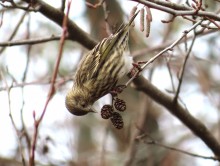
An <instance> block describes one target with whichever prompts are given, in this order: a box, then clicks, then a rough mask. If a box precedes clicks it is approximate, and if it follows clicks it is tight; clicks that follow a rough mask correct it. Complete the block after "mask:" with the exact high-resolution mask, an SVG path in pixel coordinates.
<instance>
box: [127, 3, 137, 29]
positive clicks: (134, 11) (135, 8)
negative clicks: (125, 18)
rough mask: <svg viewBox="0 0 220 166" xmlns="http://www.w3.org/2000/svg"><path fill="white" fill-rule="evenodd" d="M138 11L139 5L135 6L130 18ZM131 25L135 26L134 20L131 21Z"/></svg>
mask: <svg viewBox="0 0 220 166" xmlns="http://www.w3.org/2000/svg"><path fill="white" fill-rule="evenodd" d="M136 11H137V6H134V7H133V8H132V10H131V12H130V16H129V20H130V19H131V18H132V17H133V16H134V14H135V13H136ZM131 26H133V27H134V26H135V24H134V21H133V22H132V23H131Z"/></svg>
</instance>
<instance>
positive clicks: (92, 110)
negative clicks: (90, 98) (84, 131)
mask: <svg viewBox="0 0 220 166" xmlns="http://www.w3.org/2000/svg"><path fill="white" fill-rule="evenodd" d="M89 112H92V113H97V111H95V110H94V109H93V108H91V109H90V110H89Z"/></svg>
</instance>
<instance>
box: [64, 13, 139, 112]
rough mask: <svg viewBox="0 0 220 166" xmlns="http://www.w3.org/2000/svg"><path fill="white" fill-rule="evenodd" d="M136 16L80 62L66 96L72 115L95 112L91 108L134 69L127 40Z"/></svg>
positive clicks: (66, 102)
mask: <svg viewBox="0 0 220 166" xmlns="http://www.w3.org/2000/svg"><path fill="white" fill-rule="evenodd" d="M138 13H139V11H138V12H137V13H136V14H134V16H133V17H132V18H131V19H130V21H129V22H128V24H125V25H121V27H120V28H119V29H118V30H117V31H116V33H115V34H114V35H111V36H109V37H108V38H104V39H103V40H102V41H101V42H100V43H98V44H97V45H96V46H95V47H94V48H93V49H92V50H91V51H89V52H88V53H87V54H86V55H85V56H84V57H83V59H82V60H81V62H80V65H79V67H78V69H77V71H76V74H75V79H74V84H73V87H72V88H71V89H70V90H69V91H68V93H67V95H66V101H65V104H66V108H67V109H68V110H69V112H70V113H72V114H74V115H77V116H82V115H85V114H87V113H89V112H94V111H93V109H92V105H93V103H94V102H96V101H97V100H98V99H100V98H101V97H103V96H104V95H106V94H108V93H109V92H110V91H112V90H113V88H114V87H115V86H116V84H117V82H118V80H119V79H120V78H122V77H123V76H124V75H126V74H128V73H129V71H130V70H131V69H132V62H133V60H132V57H130V56H129V49H128V38H129V37H128V36H129V30H130V28H131V25H132V22H133V21H134V19H135V17H136V16H137V15H138Z"/></svg>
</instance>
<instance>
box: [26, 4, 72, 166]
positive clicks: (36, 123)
mask: <svg viewBox="0 0 220 166" xmlns="http://www.w3.org/2000/svg"><path fill="white" fill-rule="evenodd" d="M71 3H72V0H69V1H68V7H67V13H66V15H64V19H63V26H62V27H63V31H62V37H61V39H60V48H59V53H58V57H57V61H56V64H55V66H54V72H53V75H52V78H51V85H50V90H49V92H48V96H47V100H46V103H45V105H44V109H43V112H42V114H41V116H40V118H39V119H36V117H35V111H34V112H33V117H34V135H33V142H32V147H31V152H30V157H29V165H30V166H34V165H35V163H34V161H35V147H36V143H37V136H38V129H39V125H40V123H41V121H42V120H43V118H44V115H45V113H46V110H47V106H48V104H49V102H50V100H51V99H52V97H53V95H54V93H55V86H54V85H55V81H56V77H57V73H58V69H59V65H60V61H61V57H62V53H63V46H64V42H65V37H66V35H67V32H68V31H67V20H68V15H69V11H70V7H71Z"/></svg>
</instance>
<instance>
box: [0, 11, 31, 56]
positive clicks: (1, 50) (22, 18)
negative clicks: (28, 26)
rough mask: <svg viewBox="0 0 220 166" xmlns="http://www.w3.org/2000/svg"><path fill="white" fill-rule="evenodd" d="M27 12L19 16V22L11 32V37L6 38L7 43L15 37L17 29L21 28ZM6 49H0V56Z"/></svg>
mask: <svg viewBox="0 0 220 166" xmlns="http://www.w3.org/2000/svg"><path fill="white" fill-rule="evenodd" d="M26 14H27V12H24V14H23V15H22V16H21V18H20V20H19V21H18V24H17V25H16V26H15V29H14V31H13V32H12V34H11V36H10V37H9V38H8V41H10V40H12V39H13V38H14V36H15V35H16V33H17V32H18V30H19V27H20V26H21V24H22V22H23V20H24V18H25V16H26ZM5 48H6V47H3V48H1V49H0V56H1V54H2V52H3V51H4V50H5Z"/></svg>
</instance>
